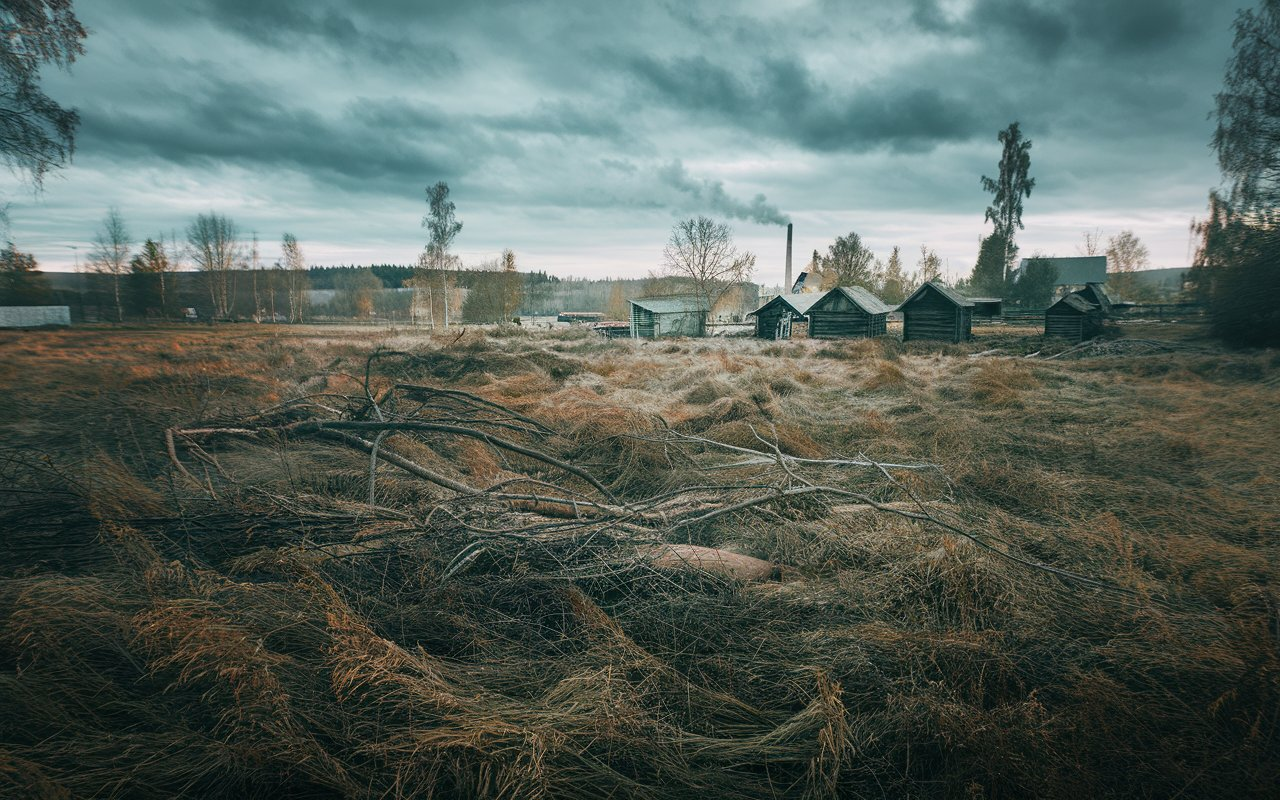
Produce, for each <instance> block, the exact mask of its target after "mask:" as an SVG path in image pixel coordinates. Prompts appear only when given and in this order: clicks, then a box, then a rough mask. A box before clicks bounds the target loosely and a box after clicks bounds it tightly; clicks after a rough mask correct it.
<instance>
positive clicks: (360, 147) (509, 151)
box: [3, 0, 1248, 283]
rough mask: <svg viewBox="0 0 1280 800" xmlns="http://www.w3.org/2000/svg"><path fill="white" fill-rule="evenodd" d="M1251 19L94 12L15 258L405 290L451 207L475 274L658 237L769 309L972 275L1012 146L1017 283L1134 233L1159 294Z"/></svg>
mask: <svg viewBox="0 0 1280 800" xmlns="http://www.w3.org/2000/svg"><path fill="white" fill-rule="evenodd" d="M1247 2H1248V0H1122V1H1121V0H910V1H908V0H903V2H896V3H886V2H883V0H867V1H865V2H863V1H860V0H838V1H837V0H830V1H829V2H822V1H821V0H819V1H818V2H798V1H789V0H745V1H744V2H670V3H656V2H655V3H601V2H597V1H596V0H580V1H577V0H573V1H568V2H566V1H565V0H557V1H556V2H531V1H530V0H510V1H509V2H503V1H501V0H499V1H495V2H485V1H483V0H479V1H476V2H462V1H461V0H454V1H453V2H448V3H441V2H434V1H424V0H362V1H361V2H355V1H354V0H352V1H351V2H337V1H336V0H270V1H269V2H268V1H266V0H112V2H109V3H104V2H86V1H85V0H82V2H80V3H77V13H78V14H79V15H80V17H81V19H82V21H83V22H84V23H85V25H86V26H87V27H88V28H89V29H90V35H89V38H88V39H87V40H86V42H85V47H86V49H87V53H86V55H85V56H84V58H83V59H82V60H80V61H78V62H77V63H76V65H75V67H74V69H73V71H72V72H71V73H70V74H60V73H56V72H49V73H47V75H48V77H47V78H46V80H45V85H46V89H47V91H48V92H49V94H50V95H52V96H53V97H55V98H56V99H58V100H59V101H61V102H63V103H64V104H66V105H70V106H74V107H76V108H78V109H79V111H80V115H81V118H82V120H83V122H82V126H81V129H80V133H79V137H78V141H77V152H76V156H75V161H74V163H73V164H72V165H71V166H70V167H68V168H67V169H64V170H61V171H60V172H59V173H58V174H57V175H55V176H53V177H51V178H50V179H49V180H48V181H47V183H46V188H45V191H44V193H43V194H42V195H40V196H38V197H33V196H32V194H31V192H30V191H27V190H24V189H22V188H20V187H19V186H17V185H16V184H14V183H13V182H12V181H9V182H8V183H7V184H6V185H5V187H4V189H3V191H4V194H5V196H7V197H9V198H10V199H11V202H12V208H11V217H12V221H13V231H12V236H13V238H14V239H15V243H16V244H17V245H18V246H19V248H20V249H23V250H29V251H32V252H34V253H35V254H36V256H37V258H38V259H39V260H40V261H41V263H42V264H43V265H45V266H46V268H54V269H57V268H70V267H71V266H72V264H73V261H74V259H75V258H76V257H77V256H78V257H79V258H80V259H83V258H84V257H85V254H86V252H87V250H88V247H89V242H90V241H91V239H92V237H93V234H94V231H95V230H96V228H97V227H98V226H99V224H100V220H101V218H102V216H103V214H104V212H105V211H106V209H107V208H108V206H112V205H115V206H118V207H119V208H120V210H121V212H122V214H123V216H124V217H125V220H126V222H127V223H128V226H129V228H130V231H131V232H132V233H133V234H134V236H135V237H136V238H139V239H141V238H143V237H145V236H147V235H155V234H158V233H161V232H164V233H166V234H167V233H168V232H169V231H170V230H177V231H178V233H179V236H181V231H182V229H183V227H184V226H185V225H186V224H187V222H188V221H189V220H190V219H191V218H192V217H193V216H194V215H195V214H197V213H199V212H201V211H207V210H210V209H212V210H216V211H218V212H219V213H223V214H226V215H228V216H230V217H231V218H232V219H234V220H235V221H236V222H237V223H238V224H239V226H240V227H241V228H242V229H243V230H244V231H246V232H250V231H256V232H257V233H258V235H259V237H260V238H261V239H262V241H263V245H262V249H263V253H264V256H265V257H266V259H267V261H268V263H270V261H273V260H275V259H276V258H278V257H279V241H280V236H281V234H282V233H284V232H286V231H287V232H290V233H293V234H294V235H296V236H297V237H298V239H299V241H300V242H301V244H302V247H303V250H304V253H305V254H306V256H307V258H308V261H309V262H311V263H313V264H336V263H353V262H354V263H365V264H367V263H413V262H414V261H415V260H416V258H417V254H418V253H419V252H420V251H421V249H422V246H423V244H424V242H425V232H424V231H423V230H422V229H421V227H420V222H421V217H422V215H423V213H424V212H425V210H426V205H425V202H424V188H425V187H426V186H428V185H430V184H432V183H434V182H436V181H438V180H444V181H447V182H448V184H449V186H450V188H451V192H452V194H451V197H452V199H453V200H454V201H455V202H456V203H457V206H458V217H459V218H460V219H461V220H462V221H463V223H464V227H463V230H462V232H461V234H460V235H459V236H458V239H457V240H456V243H455V247H456V249H457V250H458V252H459V253H460V254H461V255H462V256H463V258H464V259H465V260H466V261H467V262H468V263H475V262H479V261H482V260H484V259H487V258H492V257H494V256H496V255H497V254H498V252H499V251H500V250H501V249H502V248H504V247H510V248H512V249H513V250H515V251H516V253H517V257H518V259H519V264H520V266H521V268H522V269H545V270H548V271H551V272H554V273H557V274H560V275H576V276H582V277H604V276H634V277H639V276H643V275H644V274H646V273H647V272H648V271H649V270H651V269H655V268H657V267H658V266H659V263H660V260H661V251H662V245H663V243H664V241H665V240H666V238H667V236H668V235H669V233H670V230H671V226H672V224H673V223H674V222H675V221H676V220H677V219H679V218H680V217H683V216H690V215H694V214H699V213H704V214H708V215H711V216H716V217H719V218H723V219H727V220H728V221H730V222H731V224H732V225H733V227H734V230H735V233H736V236H737V240H738V242H739V243H740V244H741V245H742V246H744V247H746V248H748V249H751V250H752V251H754V252H756V253H757V255H758V258H759V261H758V272H757V279H758V280H760V281H762V282H765V283H775V282H778V281H780V280H781V276H782V267H783V256H784V250H785V228H784V225H785V222H786V221H787V220H790V221H792V222H794V223H795V237H796V251H797V252H796V262H797V267H799V266H801V265H803V264H804V263H805V262H806V261H807V260H808V254H809V253H810V252H811V251H812V250H813V249H815V248H819V249H824V250H825V248H826V246H827V245H828V244H829V243H830V242H831V240H832V239H833V238H834V237H835V236H837V235H840V234H846V233H848V232H849V231H856V232H857V233H859V234H860V235H861V236H862V237H863V239H864V241H865V242H866V243H867V244H869V245H870V246H871V247H872V248H873V249H874V250H876V251H877V253H878V254H880V255H882V256H886V255H887V254H888V252H889V250H890V249H891V248H892V247H893V246H894V245H900V246H901V247H902V248H903V251H904V253H905V254H906V255H907V256H908V258H907V261H908V263H909V264H914V262H915V260H916V259H917V257H918V252H919V247H920V244H921V243H927V244H928V245H930V246H931V247H934V248H936V249H937V251H938V253H939V254H940V255H941V256H942V257H943V258H944V259H945V260H946V263H947V266H948V273H949V274H950V276H952V277H955V276H958V275H961V274H967V272H968V270H969V268H970V267H971V266H972V263H973V260H974V258H975V256H976V254H977V244H978V237H979V236H980V235H983V234H985V233H986V232H988V231H989V229H990V225H989V224H984V222H983V210H984V209H985V208H986V206H987V203H988V200H989V195H986V194H985V193H983V191H982V189H981V187H980V185H979V178H980V176H981V175H983V174H988V175H991V176H993V177H994V176H995V174H996V164H997V161H998V159H999V156H1000V145H999V143H998V142H997V141H996V133H997V131H999V130H1000V129H1001V128H1003V127H1005V126H1006V125H1008V123H1009V122H1011V121H1013V120H1018V121H1019V122H1021V124H1022V129H1023V131H1024V133H1025V135H1026V136H1027V137H1028V138H1029V139H1031V140H1032V142H1033V143H1034V144H1033V147H1032V150H1031V174H1032V175H1033V177H1035V179H1036V188H1035V191H1034V193H1033V194H1032V196H1031V197H1030V198H1029V199H1028V200H1027V201H1026V210H1025V214H1024V218H1023V221H1024V223H1025V224H1026V230H1025V231H1024V232H1022V234H1021V235H1020V238H1019V244H1020V245H1021V248H1022V254H1023V255H1030V254H1032V253H1033V252H1043V253H1045V254H1049V255H1052V254H1057V255H1076V254H1078V253H1077V248H1078V246H1079V244H1080V242H1081V241H1082V232H1083V231H1085V230H1092V229H1095V228H1100V229H1101V230H1102V231H1103V233H1104V235H1110V234H1114V233H1116V232H1118V231H1119V230H1121V229H1125V228H1130V229H1133V230H1134V231H1135V232H1136V233H1137V234H1138V235H1139V236H1140V237H1141V238H1142V239H1143V240H1144V241H1145V242H1146V243H1147V244H1148V245H1149V247H1150V248H1151V253H1152V262H1153V263H1152V266H1184V265H1185V264H1186V263H1187V261H1188V241H1189V240H1188V233H1187V226H1188V222H1189V221H1190V219H1191V217H1192V216H1195V215H1199V214H1201V213H1203V209H1204V206H1205V198H1206V195H1207V192H1208V190H1209V189H1210V188H1211V187H1212V186H1214V185H1216V184H1217V182H1218V171H1217V168H1216V164H1215V161H1214V158H1213V153H1212V152H1211V151H1210V149H1209V148H1208V141H1209V136H1210V133H1211V130H1212V124H1211V122H1210V121H1209V120H1208V119H1207V118H1206V117H1207V114H1208V113H1209V111H1210V110H1211V109H1212V105H1213V94H1214V92H1215V91H1217V90H1218V89H1219V87H1220V86H1221V82H1222V75H1223V71H1224V65H1225V62H1226V60H1227V58H1228V57H1229V56H1230V53H1231V22H1232V19H1233V18H1234V14H1235V10H1236V8H1237V7H1238V6H1242V5H1245V4H1246V3H1247Z"/></svg>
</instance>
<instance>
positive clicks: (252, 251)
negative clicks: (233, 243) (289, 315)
mask: <svg viewBox="0 0 1280 800" xmlns="http://www.w3.org/2000/svg"><path fill="white" fill-rule="evenodd" d="M260 269H262V259H261V256H260V255H259V253H258V232H257V231H254V232H253V240H252V243H251V244H250V245H249V276H250V278H251V279H252V280H253V321H254V322H261V321H262V298H261V296H260V295H259V294H258V270H260Z"/></svg>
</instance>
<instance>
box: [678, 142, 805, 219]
mask: <svg viewBox="0 0 1280 800" xmlns="http://www.w3.org/2000/svg"><path fill="white" fill-rule="evenodd" d="M658 178H659V179H660V180H661V181H662V182H663V183H664V184H666V185H667V186H670V187H672V188H673V189H676V190H678V191H680V192H683V193H684V194H687V195H689V196H690V197H692V198H693V199H694V200H695V201H697V202H698V203H699V204H701V205H703V206H705V207H707V208H708V209H710V210H712V211H715V212H718V213H720V214H723V215H725V216H726V217H729V218H731V219H745V220H748V221H750V222H757V223H759V224H761V225H786V224H787V223H788V222H790V221H791V218H790V217H788V216H787V215H786V214H783V213H782V212H781V211H779V210H778V207H777V206H775V205H773V204H772V203H770V202H769V201H768V199H767V198H766V197H765V196H764V195H763V194H758V195H756V196H755V197H753V198H751V200H750V202H744V201H742V200H739V199H738V198H736V197H733V196H731V195H730V194H729V193H728V192H726V191H725V189H724V182H723V181H713V180H707V179H701V180H699V179H697V178H694V177H693V176H692V175H690V174H689V171H688V170H687V169H685V167H684V162H682V161H681V160H680V159H678V158H677V159H675V160H673V161H672V162H671V163H670V164H667V165H665V166H663V167H661V168H659V170H658Z"/></svg>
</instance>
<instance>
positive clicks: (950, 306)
mask: <svg viewBox="0 0 1280 800" xmlns="http://www.w3.org/2000/svg"><path fill="white" fill-rule="evenodd" d="M972 333H973V309H971V308H968V307H966V306H957V305H956V304H955V303H952V302H951V301H950V300H948V299H947V298H945V297H943V296H942V295H941V294H939V293H938V292H933V291H929V292H925V293H924V294H922V295H921V296H920V297H918V298H916V299H915V300H913V301H912V302H911V303H910V304H909V305H906V306H904V307H903V308H902V340H903V341H904V342H905V341H910V340H912V339H940V340H942V341H945V342H962V341H966V340H968V339H969V337H970V336H971V335H972Z"/></svg>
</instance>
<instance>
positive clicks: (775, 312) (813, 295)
mask: <svg viewBox="0 0 1280 800" xmlns="http://www.w3.org/2000/svg"><path fill="white" fill-rule="evenodd" d="M820 299H822V295H821V294H819V293H817V292H810V293H808V294H804V293H795V294H780V295H778V296H777V297H775V298H773V299H772V300H770V301H769V302H767V303H765V304H764V305H762V306H760V307H759V308H757V309H756V310H755V311H752V312H751V314H750V315H749V316H753V317H755V318H756V337H757V338H760V339H790V338H791V326H792V324H793V323H796V322H802V321H804V320H805V318H806V317H807V315H808V314H809V307H810V306H812V305H813V304H814V303H816V302H817V301H818V300H820Z"/></svg>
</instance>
